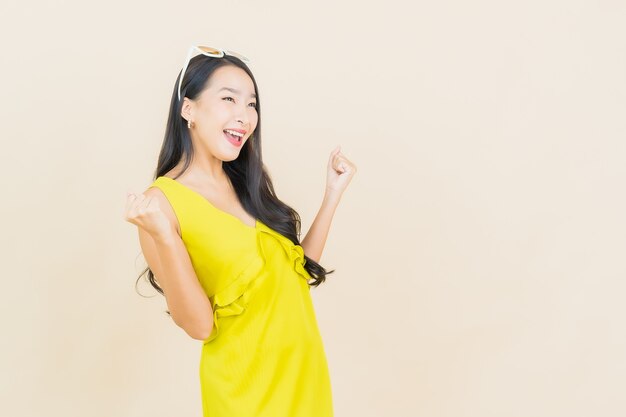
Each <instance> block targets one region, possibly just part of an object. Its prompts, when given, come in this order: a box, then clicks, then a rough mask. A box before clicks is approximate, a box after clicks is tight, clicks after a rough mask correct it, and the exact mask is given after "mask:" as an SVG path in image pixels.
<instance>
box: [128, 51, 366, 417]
mask: <svg viewBox="0 0 626 417" xmlns="http://www.w3.org/2000/svg"><path fill="white" fill-rule="evenodd" d="M195 48H196V49H197V50H199V51H201V52H202V51H204V52H202V54H201V55H199V56H196V57H194V58H193V59H190V60H189V63H188V65H187V63H186V64H185V66H184V69H183V71H181V74H180V75H179V79H178V80H177V82H176V85H175V88H174V93H173V95H172V101H171V104H170V112H169V118H168V122H167V128H166V132H165V139H164V141H163V145H162V148H161V152H160V155H159V160H158V164H157V169H156V173H155V179H154V181H153V183H152V184H151V185H150V186H149V187H148V189H147V190H146V191H145V192H144V193H143V194H140V195H139V196H134V195H131V196H129V200H128V203H127V212H126V220H128V221H130V222H131V223H133V224H136V225H137V226H138V231H139V240H140V244H141V248H142V251H143V254H144V257H145V258H146V261H147V262H148V268H146V270H145V271H144V272H143V273H142V276H143V275H144V274H146V273H147V277H148V281H149V282H150V283H151V284H152V285H153V286H154V288H155V289H156V290H157V291H158V292H160V293H161V294H163V295H164V296H165V299H166V302H167V306H168V308H169V310H168V313H169V314H170V315H171V317H172V319H173V320H174V322H175V323H176V324H177V325H178V326H180V327H181V328H183V329H184V330H185V332H187V334H189V336H190V337H192V338H194V339H197V340H201V341H202V342H203V347H202V356H201V361H200V383H201V392H202V405H203V411H204V415H205V416H209V415H210V416H212V417H220V416H229V417H232V416H272V417H283V416H284V417H288V416H300V417H307V416H311V417H313V416H316V417H331V416H333V405H332V393H331V384H330V377H329V370H328V364H327V360H326V354H325V352H324V345H323V342H322V338H321V334H320V331H319V328H318V326H317V321H316V318H315V311H314V307H313V303H312V299H311V294H310V290H311V287H314V286H318V285H320V284H321V283H323V282H324V280H325V279H326V275H328V274H330V273H332V272H334V271H327V270H326V269H324V268H323V267H322V266H321V265H320V264H318V263H317V262H316V260H315V259H319V257H320V256H321V252H322V249H323V246H324V242H325V240H326V236H327V234H328V228H329V227H330V220H331V217H332V213H333V212H334V210H335V207H336V205H337V204H338V202H339V199H340V196H341V194H342V192H343V190H344V189H345V187H346V186H347V184H348V182H349V180H350V178H351V177H352V175H353V174H354V172H355V167H354V166H353V165H352V164H350V163H349V161H347V159H345V158H344V157H343V156H342V155H341V154H340V153H339V151H338V150H335V151H333V153H332V154H331V158H330V160H329V170H328V173H329V179H328V182H327V184H328V186H327V195H326V196H325V198H324V204H323V206H322V209H320V213H319V214H318V217H317V218H316V221H315V222H314V224H313V226H312V227H311V231H310V232H309V234H307V237H306V238H305V240H306V244H307V246H306V250H305V246H304V245H301V244H300V241H299V236H300V224H301V223H300V216H299V215H298V213H297V212H296V211H295V210H294V209H293V208H291V207H289V206H288V205H287V204H285V203H284V202H282V201H281V200H280V199H279V198H278V197H277V196H276V193H275V191H274V188H273V185H272V181H271V179H270V177H269V175H268V173H267V170H266V168H265V165H264V163H263V160H262V150H261V132H260V128H261V117H260V115H261V106H260V100H259V95H258V88H257V85H256V81H255V79H254V76H253V75H252V72H251V71H250V69H249V68H248V66H247V65H246V64H245V62H244V61H242V60H241V59H240V58H238V57H237V56H234V55H231V54H228V53H224V51H220V50H216V49H213V48H206V47H195ZM207 51H208V52H207ZM205 52H206V53H205ZM183 74H184V78H182V79H181V77H182V75H183ZM307 250H310V251H312V252H313V254H314V255H313V257H309V256H307V255H306V251H307ZM314 258H315V259H314Z"/></svg>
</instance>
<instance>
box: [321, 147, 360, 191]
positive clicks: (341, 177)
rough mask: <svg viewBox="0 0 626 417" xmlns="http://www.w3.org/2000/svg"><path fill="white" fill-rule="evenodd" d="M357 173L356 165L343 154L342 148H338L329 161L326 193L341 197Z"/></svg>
mask: <svg viewBox="0 0 626 417" xmlns="http://www.w3.org/2000/svg"><path fill="white" fill-rule="evenodd" d="M355 173H356V165H354V164H353V163H352V162H350V161H349V160H348V158H346V157H345V156H344V155H343V154H342V153H341V146H337V147H336V148H335V149H334V150H333V151H332V152H331V153H330V158H329V159H328V176H327V178H326V193H327V194H333V195H337V196H341V195H342V194H343V192H344V191H345V189H346V187H347V186H348V184H349V183H350V180H352V177H353V176H354V174H355Z"/></svg>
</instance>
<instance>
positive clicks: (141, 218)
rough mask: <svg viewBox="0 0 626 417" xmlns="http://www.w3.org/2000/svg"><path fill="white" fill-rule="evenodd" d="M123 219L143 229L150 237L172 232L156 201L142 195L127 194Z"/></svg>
mask: <svg viewBox="0 0 626 417" xmlns="http://www.w3.org/2000/svg"><path fill="white" fill-rule="evenodd" d="M124 219H125V220H126V221H127V222H129V223H132V224H134V225H136V226H138V227H141V228H143V229H144V230H145V231H146V232H148V233H149V234H150V235H151V236H152V237H162V236H166V235H167V234H168V233H171V232H173V231H174V229H173V228H172V224H171V223H170V221H169V219H168V218H167V216H166V215H165V213H163V211H162V210H161V208H160V207H159V202H158V201H157V199H155V198H154V197H146V196H145V195H144V194H139V195H135V194H134V193H131V192H128V195H127V197H126V212H125V213H124Z"/></svg>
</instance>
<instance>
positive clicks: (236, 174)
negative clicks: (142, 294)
mask: <svg viewBox="0 0 626 417" xmlns="http://www.w3.org/2000/svg"><path fill="white" fill-rule="evenodd" d="M225 65H234V66H236V67H239V68H241V69H243V70H244V71H245V72H246V73H247V74H248V75H249V76H250V78H251V79H252V82H253V83H254V90H255V93H256V111H257V113H258V122H257V126H256V129H255V130H254V132H253V134H252V135H251V136H250V138H249V139H248V140H247V141H246V143H245V144H244V145H243V147H242V149H241V151H240V152H239V156H238V157H237V159H235V160H233V161H227V162H226V161H225V162H223V163H222V166H223V169H224V172H225V173H226V175H228V177H229V179H230V181H231V183H232V184H233V188H234V189H235V192H236V193H237V196H238V197H239V201H240V202H241V204H242V205H243V207H244V209H245V210H246V211H247V212H248V213H251V214H252V215H254V216H255V218H258V219H259V220H260V221H261V222H263V223H264V224H266V225H267V226H269V227H270V228H271V229H274V230H275V231H277V232H279V233H280V234H282V235H283V236H285V237H287V238H289V240H291V241H292V242H293V243H294V244H296V245H299V244H300V240H299V237H300V227H301V221H300V215H299V214H298V212H296V211H295V210H294V209H293V208H291V207H290V206H288V205H287V204H285V203H284V202H282V201H281V200H280V199H279V198H278V197H277V196H276V193H275V191H274V186H273V185H272V180H271V178H270V175H269V174H268V172H267V170H266V168H265V165H264V164H263V157H262V147H261V100H260V96H259V91H258V88H257V84H256V80H255V79H254V75H252V72H251V71H250V69H249V68H248V66H247V65H246V64H245V63H244V62H243V61H241V60H240V59H239V58H237V57H234V56H231V55H224V56H223V57H221V58H213V57H208V56H206V55H198V56H196V57H194V58H192V59H191V60H190V61H189V66H188V68H187V71H186V73H185V78H184V79H183V80H182V85H181V89H180V91H181V100H178V83H179V82H181V80H180V73H179V74H178V78H177V79H176V84H175V85H174V92H173V93H172V99H171V102H170V109H169V115H168V119H167V125H166V128H165V138H164V139H163V145H162V146H161V152H160V154H159V160H158V164H157V168H156V172H155V174H154V179H155V180H156V179H157V178H158V177H160V176H163V175H164V174H166V173H168V172H169V171H170V170H172V169H173V168H174V167H175V166H176V165H177V164H178V163H179V162H180V161H181V160H182V159H183V158H184V166H183V169H182V171H181V173H180V174H182V173H183V172H184V171H185V170H186V169H187V168H188V167H189V164H190V163H191V160H192V157H193V153H194V149H193V146H192V142H191V135H190V134H189V130H188V128H187V121H186V120H185V119H184V118H183V117H182V116H181V110H182V102H183V100H182V98H184V97H188V98H190V99H191V100H195V99H196V98H197V97H198V96H199V95H200V94H201V93H202V91H203V90H204V89H205V88H206V86H207V85H208V83H209V81H210V77H211V75H212V74H213V72H214V71H215V70H216V69H218V68H220V67H222V66H225ZM181 72H182V70H181ZM304 258H305V264H304V268H305V269H306V270H307V272H308V273H309V275H311V277H312V281H309V286H314V287H317V286H319V285H320V284H321V283H322V282H324V281H325V280H326V275H328V274H331V273H333V272H335V270H331V271H327V270H326V269H324V268H323V267H322V266H321V265H320V264H318V263H317V262H315V261H314V260H312V259H311V258H309V257H308V256H306V253H305V255H304ZM146 273H147V277H148V281H149V282H150V284H151V285H152V286H153V287H154V288H155V289H156V290H157V291H158V292H159V293H160V294H161V295H164V294H163V290H162V289H161V287H160V286H159V284H158V283H157V281H156V280H155V277H154V273H153V272H152V270H151V269H150V267H149V266H148V267H147V268H146V269H145V270H144V271H143V272H142V273H141V274H140V275H139V278H138V279H137V281H138V280H139V279H140V278H141V277H142V276H143V275H145V274H146ZM167 313H168V314H169V312H167Z"/></svg>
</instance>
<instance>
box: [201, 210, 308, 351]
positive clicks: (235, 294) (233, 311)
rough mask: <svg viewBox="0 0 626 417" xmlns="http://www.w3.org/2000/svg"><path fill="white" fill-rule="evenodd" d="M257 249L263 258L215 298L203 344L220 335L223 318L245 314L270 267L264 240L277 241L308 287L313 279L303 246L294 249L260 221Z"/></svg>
mask: <svg viewBox="0 0 626 417" xmlns="http://www.w3.org/2000/svg"><path fill="white" fill-rule="evenodd" d="M256 238H257V245H258V247H259V249H260V253H261V256H260V257H258V256H257V257H255V258H254V259H253V260H252V262H250V263H249V264H248V265H247V266H246V267H245V268H244V269H243V271H242V272H241V273H240V274H239V276H238V277H237V278H236V279H235V280H234V281H233V282H232V283H231V284H229V285H228V286H227V287H226V288H223V289H221V290H219V291H218V292H216V293H215V295H214V296H213V297H211V298H212V301H211V302H212V307H213V329H212V331H211V334H210V335H209V337H208V338H206V339H205V340H204V343H208V342H210V341H212V340H213V339H215V338H216V337H217V336H218V335H219V322H220V319H221V318H223V317H230V316H237V315H239V314H242V313H243V312H244V311H245V310H246V307H247V305H248V302H249V299H250V294H251V293H252V291H251V290H252V288H253V287H254V285H255V284H258V281H259V280H258V278H259V277H260V276H261V275H262V270H263V267H264V266H265V265H266V263H267V258H266V255H265V250H264V248H263V246H264V244H265V242H264V240H265V239H268V238H272V239H275V240H276V241H278V242H279V243H280V245H281V247H282V248H283V250H284V251H285V254H286V255H287V257H288V258H289V262H290V265H292V266H293V268H294V270H295V271H296V272H297V273H298V274H299V275H300V277H301V278H303V279H305V280H306V281H307V283H308V282H309V279H310V278H311V276H310V275H309V273H308V272H307V270H306V269H305V268H304V264H305V262H306V259H305V258H304V249H302V246H300V245H295V244H294V243H293V242H292V241H291V240H289V239H288V238H286V237H285V236H283V235H281V234H280V233H278V232H276V231H275V230H273V229H271V228H270V227H268V226H267V225H265V224H264V223H262V222H260V221H258V223H257V230H256Z"/></svg>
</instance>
